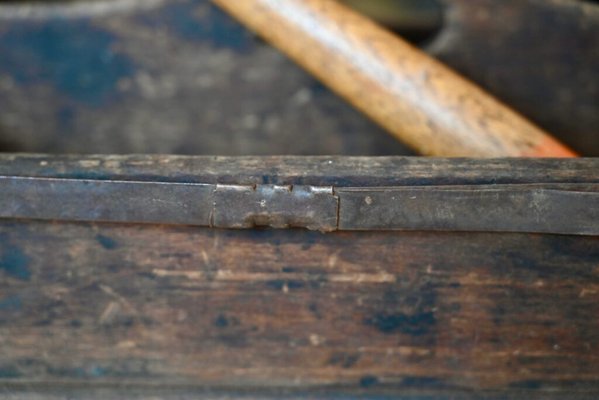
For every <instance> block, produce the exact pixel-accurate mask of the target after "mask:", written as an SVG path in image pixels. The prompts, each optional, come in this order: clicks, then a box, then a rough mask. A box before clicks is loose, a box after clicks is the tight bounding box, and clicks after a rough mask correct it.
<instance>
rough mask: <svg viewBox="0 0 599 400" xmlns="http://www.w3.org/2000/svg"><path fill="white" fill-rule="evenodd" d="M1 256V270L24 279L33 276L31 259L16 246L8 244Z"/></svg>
mask: <svg viewBox="0 0 599 400" xmlns="http://www.w3.org/2000/svg"><path fill="white" fill-rule="evenodd" d="M1 254H2V255H1V256H0V270H3V271H5V272H6V273H7V274H8V275H9V276H12V277H13V278H17V279H20V280H23V281H27V280H29V279H30V278H31V271H30V270H29V262H30V259H29V257H27V255H26V254H25V253H24V252H23V251H22V250H21V249H20V248H18V247H16V246H10V245H9V246H7V247H5V248H4V251H3V252H2V253H1Z"/></svg>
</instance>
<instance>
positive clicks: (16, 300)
mask: <svg viewBox="0 0 599 400" xmlns="http://www.w3.org/2000/svg"><path fill="white" fill-rule="evenodd" d="M21 306H22V301H21V298H20V297H19V296H17V295H14V296H8V297H5V298H3V299H0V311H18V310H20V309H21Z"/></svg>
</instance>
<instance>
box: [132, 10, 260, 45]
mask: <svg viewBox="0 0 599 400" xmlns="http://www.w3.org/2000/svg"><path fill="white" fill-rule="evenodd" d="M137 20H138V21H140V22H141V23H143V24H144V25H145V26H148V27H151V28H153V29H164V30H166V31H167V32H169V33H171V34H173V35H176V36H177V37H179V38H181V39H183V40H188V41H193V42H205V43H209V44H211V45H212V46H213V47H215V48H228V49H232V50H235V51H245V50H248V49H249V48H250V47H251V46H252V45H253V44H254V43H255V41H254V39H253V36H252V35H251V34H250V33H249V31H248V30H247V29H245V28H244V27H243V26H242V25H240V24H239V23H238V22H236V21H234V20H233V19H232V18H231V17H230V16H228V15H226V14H225V13H224V12H222V11H221V10H220V9H218V8H217V7H215V6H213V5H211V4H209V3H207V1H206V0H195V1H187V2H179V3H173V4H168V5H166V6H165V7H162V8H161V9H160V10H159V12H156V13H145V14H142V15H139V16H138V17H137Z"/></svg>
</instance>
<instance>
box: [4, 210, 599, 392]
mask: <svg viewBox="0 0 599 400" xmlns="http://www.w3.org/2000/svg"><path fill="white" fill-rule="evenodd" d="M0 243H1V244H0V255H1V256H0V266H1V267H2V268H1V269H0V271H1V272H0V274H1V275H0V277H1V279H0V293H1V296H0V337H1V338H2V342H1V345H0V360H2V361H1V362H0V364H1V365H0V371H2V379H1V382H2V383H4V384H6V383H11V384H12V385H16V386H17V387H18V386H19V385H29V384H30V383H33V384H34V386H35V385H39V384H44V383H47V382H68V383H71V384H76V383H79V384H83V383H88V382H94V383H97V384H100V383H101V384H103V385H112V384H118V383H123V382H128V383H135V384H137V385H141V386H143V385H144V384H154V385H156V384H158V385H160V384H168V385H178V384H180V385H191V386H209V387H217V388H221V389H222V388H235V387H236V388H238V389H239V388H244V387H254V388H261V387H262V388H295V389H308V388H329V389H331V388H335V387H338V388H342V389H344V390H348V391H350V392H351V391H364V390H368V391H370V392H371V393H379V392H396V393H399V392H401V391H402V390H405V389H412V390H418V389H420V390H432V389H434V390H438V391H440V392H441V393H444V392H446V391H451V390H454V389H455V390H458V389H468V390H471V389H475V390H500V391H505V392H507V393H511V392H512V391H518V390H521V389H526V391H530V390H533V389H534V390H535V391H537V390H538V391H541V392H544V391H550V390H562V391H568V392H569V391H573V392H582V393H584V392H585V391H589V390H591V391H597V390H599V387H598V385H597V382H598V379H597V378H598V377H599V360H598V356H597V348H598V346H599V335H598V331H597V322H598V321H597V315H599V314H598V313H599V274H598V270H597V265H598V261H599V238H597V237H584V238H578V237H568V236H542V235H521V234H501V235H498V234H463V233H462V234H458V233H445V234H440V233H354V234H348V233H335V234H320V233H314V232H308V231H301V230H297V231H296V230H281V231H269V230H264V231H260V230H256V231H226V230H208V229H201V228H198V229H196V228H173V227H171V228H167V227H160V226H110V225H86V224H57V223H55V224H53V223H41V222H39V223H22V222H7V221H4V222H2V224H1V225H0ZM23 387H24V386H23Z"/></svg>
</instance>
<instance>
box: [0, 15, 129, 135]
mask: <svg viewBox="0 0 599 400" xmlns="http://www.w3.org/2000/svg"><path fill="white" fill-rule="evenodd" d="M116 40H117V38H116V37H115V36H114V35H113V34H112V33H110V32H108V31H105V30H102V29H100V28H97V27H95V26H93V25H92V24H91V23H90V22H89V21H87V20H81V21H73V20H69V21H64V20H61V19H53V20H49V21H45V22H43V23H41V24H13V25H12V26H11V27H10V28H9V29H8V30H7V31H6V32H4V33H3V34H2V35H0V54H2V62H1V63H0V72H1V73H5V74H8V75H9V76H11V77H12V78H13V79H14V80H15V81H16V82H17V83H18V84H21V85H34V84H48V83H49V84H51V85H53V86H54V87H56V89H57V90H58V91H59V92H61V93H63V94H65V95H66V96H68V97H70V98H71V99H73V100H75V101H78V102H81V103H84V104H86V105H88V106H101V105H103V104H105V103H106V102H108V101H112V100H114V99H115V97H116V96H118V93H119V92H118V90H117V82H119V81H120V80H121V79H123V78H126V77H130V76H132V75H133V73H134V67H133V63H132V61H131V60H130V59H129V58H128V57H126V56H124V55H122V54H119V53H116V52H115V50H114V44H115V42H116ZM57 119H58V120H59V121H60V122H61V123H66V124H68V123H69V121H70V120H71V119H72V115H71V111H69V110H68V109H65V110H63V111H61V112H59V113H58V115H57Z"/></svg>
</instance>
